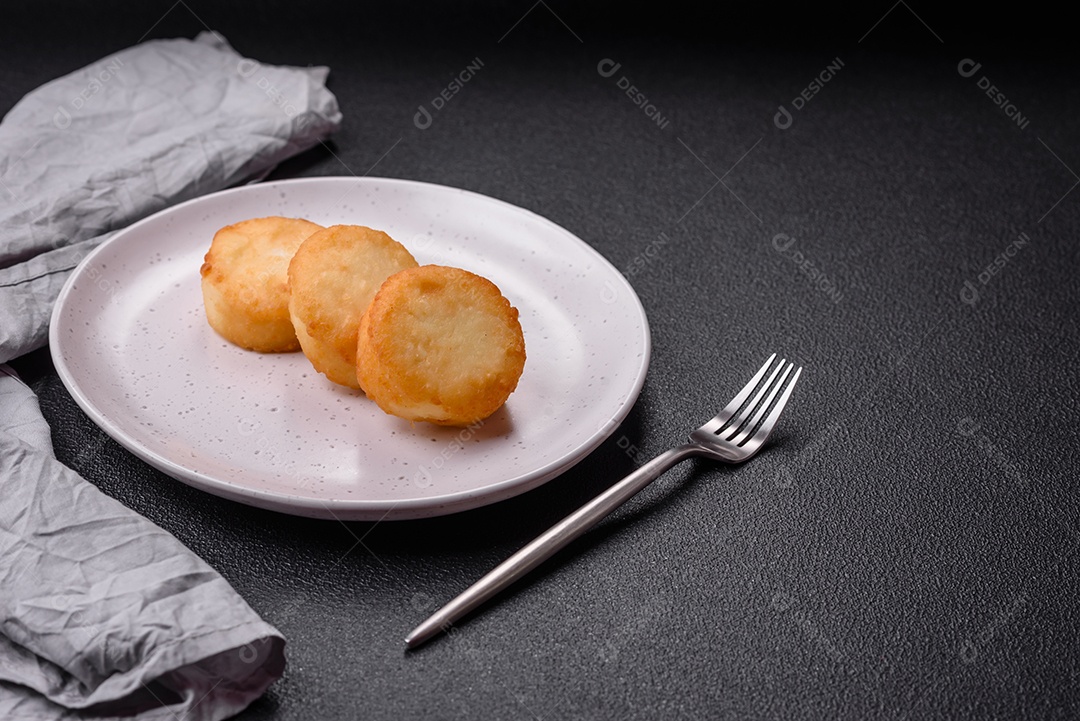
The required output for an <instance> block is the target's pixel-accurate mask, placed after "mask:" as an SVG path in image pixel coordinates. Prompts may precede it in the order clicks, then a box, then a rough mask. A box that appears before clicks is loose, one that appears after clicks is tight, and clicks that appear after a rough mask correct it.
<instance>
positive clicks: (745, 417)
mask: <svg viewBox="0 0 1080 721" xmlns="http://www.w3.org/2000/svg"><path fill="white" fill-rule="evenodd" d="M785 363H787V361H786V360H785V359H783V358H781V359H780V362H779V363H778V364H777V365H776V367H775V368H773V371H772V373H770V374H769V377H768V379H766V381H765V382H764V383H762V384H761V388H760V389H759V390H758V392H757V393H756V394H754V398H753V399H752V400H751V401H750V402H749V403H748V404H746V406H744V407H743V409H742V411H741V412H740V413H738V414H736V415H735V417H734V418H732V419H731V420H730V421H728V424H727V426H726V427H724V428H721V429H720V430H719V431H717V432H716V435H718V436H720V437H721V438H723V437H724V436H725V435H726V436H727V438H726V440H729V441H730V440H731V439H732V438H734V437H735V436H737V435H739V434H740V433H741V432H742V431H743V429H745V428H747V427H748V426H747V424H748V423H749V422H750V419H751V417H752V416H753V414H754V413H755V412H757V410H758V408H760V407H761V404H762V398H764V397H765V394H766V393H768V392H769V391H770V390H772V389H773V388H776V378H777V376H778V375H780V371H782V370H783V369H784V364H785ZM765 405H766V406H768V401H766V402H765ZM751 427H752V426H751Z"/></svg>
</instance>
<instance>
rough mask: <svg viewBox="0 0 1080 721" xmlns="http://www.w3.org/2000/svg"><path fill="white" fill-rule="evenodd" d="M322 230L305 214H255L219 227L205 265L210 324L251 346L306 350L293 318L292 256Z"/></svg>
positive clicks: (267, 349) (269, 349) (266, 349)
mask: <svg viewBox="0 0 1080 721" xmlns="http://www.w3.org/2000/svg"><path fill="white" fill-rule="evenodd" d="M317 230H322V226H321V225H316V224H315V223H312V222H310V221H307V220H302V219H300V218H279V217H270V218H252V219H251V220H244V221H241V222H239V223H235V224H234V225H229V226H226V227H224V228H222V229H221V230H219V231H218V232H217V233H216V234H215V235H214V240H213V241H212V242H211V243H210V250H209V251H207V253H206V258H205V259H204V262H203V265H202V268H200V270H199V273H200V275H201V276H202V292H203V305H204V307H205V308H206V319H207V321H209V323H210V326H211V327H212V328H213V329H214V330H216V331H217V332H218V333H219V334H220V335H222V336H223V337H224V338H225V339H226V340H229V341H231V342H232V343H235V344H236V345H238V346H241V347H243V348H247V349H249V350H255V351H260V352H263V353H275V352H285V351H296V350H300V344H299V342H298V341H297V339H296V332H295V331H294V330H293V326H292V321H290V320H289V289H288V270H289V261H290V260H292V257H293V254H294V253H295V252H296V249H297V248H299V247H300V244H301V243H303V242H304V239H305V238H307V237H308V236H309V235H311V234H312V233H314V232H315V231H317Z"/></svg>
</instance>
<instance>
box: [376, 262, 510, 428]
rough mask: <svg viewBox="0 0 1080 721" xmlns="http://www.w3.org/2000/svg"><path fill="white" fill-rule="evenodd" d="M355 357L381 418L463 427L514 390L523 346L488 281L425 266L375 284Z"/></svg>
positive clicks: (504, 304)
mask: <svg viewBox="0 0 1080 721" xmlns="http://www.w3.org/2000/svg"><path fill="white" fill-rule="evenodd" d="M356 357H357V376H358V378H359V380H360V384H361V385H362V387H363V388H364V390H365V392H366V393H367V395H368V396H369V397H370V398H371V399H372V400H374V401H375V403H376V404H378V406H379V407H380V408H382V410H383V411H385V412H386V413H389V414H392V415H395V416H400V417H401V418H405V419H407V420H410V421H428V422H430V423H435V424H438V425H468V424H470V423H474V422H476V421H479V420H482V419H484V418H487V417H488V416H490V415H491V414H492V413H494V412H495V411H496V410H498V409H499V408H500V407H501V406H502V405H503V403H505V402H506V399H507V398H508V397H509V396H510V394H511V393H512V392H513V391H514V389H515V388H516V387H517V383H518V379H519V378H520V377H521V373H522V371H523V369H524V366H525V339H524V336H523V335H522V332H521V324H520V322H519V321H518V311H517V309H516V308H514V307H513V306H512V305H510V301H509V300H507V299H506V298H505V297H503V295H502V293H501V292H500V291H499V289H498V287H496V286H495V284H494V283H492V282H491V281H490V280H488V279H486V278H483V277H481V276H479V275H476V274H474V273H470V272H468V271H466V270H462V269H460V268H448V267H443V266H437V265H425V266H421V267H417V268H411V269H408V270H403V271H401V272H399V273H397V274H396V275H393V276H391V277H390V278H388V279H387V280H386V282H385V283H383V285H382V287H381V288H380V289H379V292H378V294H377V295H376V296H375V299H374V300H373V301H372V302H371V305H370V306H369V307H368V309H367V311H366V312H365V313H364V315H363V318H362V319H361V321H360V330H359V337H358V342H357V356H356Z"/></svg>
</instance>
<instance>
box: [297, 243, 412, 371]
mask: <svg viewBox="0 0 1080 721" xmlns="http://www.w3.org/2000/svg"><path fill="white" fill-rule="evenodd" d="M415 266H416V260H414V259H413V257H412V255H411V254H410V253H409V251H407V250H405V247H404V246H403V245H401V243H398V242H397V241H396V240H394V239H393V238H391V237H390V236H389V235H387V234H386V233H384V232H382V231H381V230H373V229H371V228H366V227H364V226H362V225H333V226H330V227H329V228H326V229H324V230H320V231H319V232H318V233H315V234H314V235H312V236H311V237H309V238H308V239H307V240H305V241H304V243H303V244H302V245H301V246H300V248H299V250H297V251H296V255H295V256H293V259H292V262H291V263H290V264H289V295H290V297H289V315H290V316H291V318H292V323H293V327H294V328H295V330H296V335H297V337H298V338H299V339H300V347H301V348H302V349H303V351H304V355H306V356H307V357H308V360H310V361H311V365H313V366H314V367H315V370H317V371H319V372H320V373H323V374H324V375H326V377H327V378H329V379H330V380H332V381H333V382H335V383H339V384H341V385H343V386H348V387H350V388H360V383H359V382H358V381H357V378H356V331H357V329H358V328H359V326H360V317H361V316H362V315H363V314H364V311H365V310H367V307H368V304H369V303H371V299H372V298H373V297H375V293H376V292H378V290H379V286H381V285H382V283H383V281H384V280H386V279H387V278H388V277H389V276H391V275H393V274H394V273H397V272H398V271H400V270H404V269H405V268H412V267H415Z"/></svg>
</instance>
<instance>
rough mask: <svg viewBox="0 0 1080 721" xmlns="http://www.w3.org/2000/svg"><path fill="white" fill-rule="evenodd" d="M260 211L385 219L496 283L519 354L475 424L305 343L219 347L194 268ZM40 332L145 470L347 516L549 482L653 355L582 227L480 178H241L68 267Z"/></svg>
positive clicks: (636, 309) (82, 396) (227, 493)
mask: <svg viewBox="0 0 1080 721" xmlns="http://www.w3.org/2000/svg"><path fill="white" fill-rule="evenodd" d="M266 215H285V216H295V217H304V218H308V219H309V220H312V221H314V222H316V223H321V224H324V225H331V224H335V223H352V224H359V225H368V226H371V227H375V228H380V229H382V230H385V231H387V232H388V233H389V234H390V235H391V236H393V237H394V238H396V239H397V240H399V241H400V242H402V243H403V244H404V245H405V246H406V247H407V248H408V249H409V250H410V251H412V253H413V255H414V256H416V259H417V260H418V261H419V262H420V263H421V264H424V263H439V264H442V265H454V266H458V267H462V268H466V269H467V270H471V271H473V272H476V273H479V274H481V275H483V276H486V277H487V278H490V279H491V280H492V281H494V282H495V284H496V285H498V286H499V288H500V289H501V290H502V291H503V293H504V294H505V295H506V296H507V297H508V298H509V299H510V301H511V302H512V303H513V304H514V305H515V306H516V307H517V308H518V310H519V311H520V314H521V315H520V317H521V325H522V330H523V332H524V334H525V348H526V353H527V355H528V359H527V361H526V363H525V371H524V374H523V375H522V377H521V381H520V383H519V384H518V388H517V390H516V391H515V392H514V394H513V395H511V396H510V400H509V401H508V402H507V404H506V405H505V406H504V407H503V408H502V409H500V410H499V411H498V412H496V413H495V415H493V416H492V417H491V418H489V419H488V420H487V421H486V422H485V423H483V425H481V426H480V427H475V428H439V427H436V426H432V425H429V424H426V423H420V424H416V425H415V426H411V425H410V424H409V423H408V422H406V421H403V420H401V419H398V418H394V417H392V416H388V415H385V414H384V413H383V412H382V411H380V410H379V409H378V407H376V406H375V404H374V403H372V402H371V401H369V400H368V399H367V398H366V397H364V395H363V393H360V392H353V391H350V390H348V389H345V388H342V387H339V386H335V385H334V384H332V383H330V382H329V381H328V380H326V378H325V377H324V376H322V375H320V374H319V373H317V372H315V370H314V369H313V368H312V367H311V365H310V364H309V363H308V361H307V359H306V358H305V357H304V356H303V354H300V353H288V354H268V355H263V354H259V353H252V352H249V351H244V350H241V349H240V348H238V347H236V346H233V345H231V344H229V343H227V342H225V341H224V340H223V339H222V338H221V337H219V336H218V335H217V334H215V333H214V331H213V330H211V328H210V326H209V325H208V324H207V322H206V318H205V315H204V312H203V304H202V293H201V290H200V284H199V266H200V265H201V264H202V261H203V255H204V254H205V253H206V250H207V248H208V247H209V245H210V240H211V238H213V235H214V233H215V231H217V230H218V229H219V228H221V227H222V226H225V225H228V224H230V223H234V222H237V221H239V220H243V219H245V218H252V217H260V216H266ZM49 339H50V343H51V346H52V355H53V360H54V362H55V365H56V369H57V371H58V372H59V374H60V378H61V379H62V380H63V382H64V384H65V385H66V386H67V388H68V390H69V391H70V392H71V394H72V396H74V398H75V400H76V401H77V402H78V403H79V405H80V406H81V407H82V408H83V410H84V411H86V413H87V414H88V415H89V416H90V417H91V418H92V419H93V420H94V421H95V422H96V423H97V424H98V425H99V426H101V427H102V428H103V429H104V430H105V432H106V433H108V434H109V435H110V436H112V437H113V438H115V439H116V440H117V441H118V442H119V443H121V444H122V445H123V446H125V447H126V448H128V449H129V450H131V451H132V452H133V453H134V454H136V455H137V456H139V457H140V458H142V459H143V460H145V461H146V462H147V463H149V464H150V465H152V466H154V467H156V468H159V469H160V470H162V471H164V472H165V473H167V474H168V475H170V476H173V477H174V478H177V479H179V480H181V481H183V482H185V483H188V484H190V485H192V486H195V487H196V488H201V489H203V490H205V491H209V492H210V493H214V494H217V495H219V496H224V497H226V498H231V499H233V500H237V501H241V502H243V503H248V504H251V505H254V506H260V507H263V508H270V509H274V510H278V511H284V512H287V513H294V514H299V515H304V516H314V517H320V518H338V519H342V520H344V519H351V520H379V519H384V518H385V519H404V518H420V517H425V516H435V515H441V514H445V513H452V512H455V511H460V510H464V509H468V508H474V507H477V506H481V505H484V504H488V503H493V502H495V501H499V500H502V499H505V498H508V497H510V496H514V495H516V494H519V493H522V492H524V491H527V490H529V489H531V488H535V487H536V486H538V485H539V484H541V483H543V482H545V481H547V480H549V479H551V478H554V477H555V476H557V475H559V474H560V473H562V472H563V471H565V470H567V469H568V468H570V467H571V466H572V465H574V464H575V463H577V462H578V461H580V460H581V459H582V458H583V457H585V456H586V455H587V454H588V453H589V452H590V451H592V450H593V449H594V448H596V447H597V446H598V445H599V444H600V443H601V442H602V441H603V440H604V439H605V438H606V437H607V436H608V435H610V433H611V432H612V431H613V430H614V429H615V427H616V426H617V425H618V424H619V422H620V421H622V419H623V418H624V417H625V416H626V414H627V413H628V412H629V410H630V408H631V406H632V405H633V404H634V401H635V400H636V399H637V396H638V393H639V392H640V390H641V386H642V383H643V382H644V379H645V373H646V370H647V369H648V365H649V353H650V340H649V329H648V322H647V320H646V317H645V312H644V310H643V308H642V306H641V302H640V301H639V300H638V298H637V295H636V294H635V293H634V291H633V289H632V288H631V287H630V285H629V284H628V283H627V282H626V279H625V278H624V277H623V276H622V275H621V274H620V273H619V272H618V271H617V270H616V269H615V268H614V267H613V266H612V265H611V264H610V263H608V262H607V261H606V260H605V259H604V258H603V257H602V256H601V255H600V254H599V253H597V252H596V251H594V250H593V249H592V248H590V247H589V246H588V245H586V244H585V243H584V242H583V241H582V240H580V239H579V238H577V237H576V236H574V235H572V234H570V233H569V232H567V231H566V230H564V229H563V228H560V227H559V226H557V225H555V224H554V223H552V222H550V221H548V220H545V219H544V218H541V217H540V216H538V215H536V214H534V213H531V212H529V211H526V210H523V209H521V208H518V207H515V206H513V205H509V204H507V203H504V202H502V201H498V200H494V199H492V198H488V197H485V196H482V195H478V194H476V193H471V192H468V191H464V190H458V189H454V188H447V187H444V186H438V185H430V184H427V183H417V182H411V181H403V180H388V179H382V178H311V179H301V180H288V181H281V182H273V183H263V184H259V185H252V186H246V187H243V188H237V189H233V190H227V191H223V192H220V193H215V194H213V195H209V196H205V197H202V198H198V199H196V200H192V201H190V202H187V203H184V204H182V205H178V206H176V207H174V208H171V209H169V210H166V211H163V212H161V213H158V214H157V215H155V216H153V217H150V218H147V219H146V220H143V221H141V222H139V223H136V224H135V225H133V226H131V227H130V228H127V229H126V230H124V231H122V232H120V233H118V234H117V235H116V236H114V237H113V238H111V239H110V240H109V241H107V242H106V243H104V244H102V245H101V247H99V248H98V249H97V250H96V251H94V252H93V253H92V254H91V255H90V256H89V257H87V258H86V259H85V260H84V261H83V263H82V264H81V265H80V266H79V267H78V268H77V269H76V271H75V272H74V274H73V275H72V277H71V278H70V280H69V281H68V283H67V285H66V286H65V287H64V289H63V291H62V292H61V294H60V297H59V300H58V301H57V303H56V307H55V309H54V311H53V318H52V326H51V328H50V334H49Z"/></svg>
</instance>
